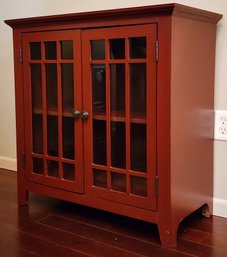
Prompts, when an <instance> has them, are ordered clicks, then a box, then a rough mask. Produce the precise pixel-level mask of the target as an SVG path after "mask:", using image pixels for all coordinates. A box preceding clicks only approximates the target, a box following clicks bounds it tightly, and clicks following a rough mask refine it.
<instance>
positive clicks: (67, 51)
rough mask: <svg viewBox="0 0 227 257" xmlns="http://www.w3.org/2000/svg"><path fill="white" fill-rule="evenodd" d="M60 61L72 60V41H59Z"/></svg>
mask: <svg viewBox="0 0 227 257" xmlns="http://www.w3.org/2000/svg"><path fill="white" fill-rule="evenodd" d="M61 59H63V60H72V59H73V41H72V40H67V41H61Z"/></svg>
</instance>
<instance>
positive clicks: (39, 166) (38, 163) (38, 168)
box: [32, 158, 44, 174]
mask: <svg viewBox="0 0 227 257" xmlns="http://www.w3.org/2000/svg"><path fill="white" fill-rule="evenodd" d="M32 160H33V173H36V174H43V173H44V165H43V159H39V158H33V159H32Z"/></svg>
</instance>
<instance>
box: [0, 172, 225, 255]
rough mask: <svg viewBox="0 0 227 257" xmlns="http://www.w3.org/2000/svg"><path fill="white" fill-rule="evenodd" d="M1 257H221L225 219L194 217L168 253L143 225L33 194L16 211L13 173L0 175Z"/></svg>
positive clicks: (148, 226)
mask: <svg viewBox="0 0 227 257" xmlns="http://www.w3.org/2000/svg"><path fill="white" fill-rule="evenodd" d="M0 256H1V257H37V256H39V257H41V256H42V257H88V256H90V257H91V256H95V257H98V256H99V257H101V256H102V257H104V256H105V257H109V256H110V257H141V256H148V257H172V256H173V257H187V256H188V257H189V256H199V257H226V256H227V219H224V218H219V217H215V216H213V217H212V218H210V219H207V218H204V217H202V216H201V215H200V214H199V213H194V214H192V215H191V216H190V217H188V218H187V219H186V220H185V221H184V222H183V223H182V224H181V226H180V228H179V233H178V246H177V247H176V248H174V249H167V248H163V247H161V246H160V241H159V236H158V231H157V227H156V226H155V225H153V224H149V223H146V222H141V221H138V220H134V219H129V218H126V217H122V216H118V215H114V214H111V213H107V212H103V211H100V210H96V209H92V208H88V207H84V206H80V205H77V204H73V203H69V202H65V201H60V200H56V199H51V198H47V197H42V196H39V195H35V194H30V204H29V206H26V207H18V205H17V194H16V173H14V172H10V171H6V170H2V169H0Z"/></svg>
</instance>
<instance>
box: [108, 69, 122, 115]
mask: <svg viewBox="0 0 227 257" xmlns="http://www.w3.org/2000/svg"><path fill="white" fill-rule="evenodd" d="M110 90H111V93H110V97H111V114H112V115H116V113H119V114H120V115H122V116H125V65H124V64H111V65H110Z"/></svg>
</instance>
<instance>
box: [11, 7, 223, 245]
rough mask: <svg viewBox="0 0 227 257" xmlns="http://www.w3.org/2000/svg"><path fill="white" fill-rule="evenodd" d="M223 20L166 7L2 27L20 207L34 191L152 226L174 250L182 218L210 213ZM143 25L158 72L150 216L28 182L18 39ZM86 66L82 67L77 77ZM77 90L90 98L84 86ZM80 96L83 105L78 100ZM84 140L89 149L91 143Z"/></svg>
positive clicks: (58, 17)
mask: <svg viewBox="0 0 227 257" xmlns="http://www.w3.org/2000/svg"><path fill="white" fill-rule="evenodd" d="M221 17H222V16H221V15H219V14H215V13H211V12H207V11H203V10H199V9H195V8H190V7H186V6H182V5H178V4H166V5H157V6H145V7H136V8H127V9H118V10H108V11H99V12H89V13H79V14H66V15H56V16H48V17H38V18H27V19H16V20H7V21H6V23H7V24H8V25H9V26H11V27H12V28H13V36H14V60H15V94H16V127H17V165H18V166H17V167H18V199H19V204H21V205H24V204H27V201H28V192H29V191H32V192H36V193H40V194H44V195H47V196H51V197H56V198H59V199H64V200H69V201H72V202H76V203H80V204H84V205H87V206H91V207H95V208H100V209H103V210H106V211H110V212H114V213H118V214H121V215H125V216H129V217H133V218H136V219H141V220H144V221H148V222H152V223H155V224H157V225H158V228H159V233H160V239H161V242H162V244H163V245H164V246H168V247H171V246H175V245H176V242H177V240H176V239H177V229H178V225H179V223H180V222H181V221H182V219H183V218H185V217H186V216H187V215H189V214H190V213H191V212H193V211H194V210H196V209H198V208H200V207H201V206H204V205H205V207H204V208H205V211H206V210H207V209H208V206H209V208H210V213H212V197H213V140H212V139H213V107H214V106H213V101H214V94H213V90H214V64H215V34H216V24H217V22H218V21H219V20H220V19H221ZM147 24H156V25H153V26H157V34H156V42H155V44H154V46H153V51H154V52H155V57H156V65H157V67H156V87H155V90H151V92H150V93H149V94H151V97H152V94H155V108H153V107H154V106H152V104H149V106H148V107H149V108H153V109H152V110H153V111H154V110H155V112H156V114H155V120H156V122H155V125H152V126H153V128H155V135H156V138H155V142H156V143H155V146H156V149H155V155H153V156H152V157H151V160H150V161H151V163H152V165H155V166H156V173H155V175H153V178H152V180H153V187H152V189H151V190H152V192H153V193H152V194H153V195H155V198H156V199H155V201H154V205H153V206H152V208H151V209H149V208H144V207H141V206H140V204H138V205H137V206H136V205H135V206H133V205H130V203H129V204H127V203H126V202H125V203H123V202H121V203H120V202H116V201H114V199H111V198H109V199H108V197H99V196H98V194H96V193H93V192H92V190H91V191H90V192H89V190H88V193H85V194H83V193H79V194H78V193H76V192H72V191H70V190H68V189H67V185H65V186H63V187H62V188H57V187H56V186H55V185H51V184H48V183H45V181H40V182H38V181H36V182H35V181H30V180H29V179H28V177H27V176H26V172H28V169H29V167H30V166H31V165H30V164H29V161H28V158H27V155H28V154H29V153H28V152H26V149H28V146H26V144H27V142H28V139H27V136H28V135H27V133H29V131H27V130H26V123H29V122H30V123H31V121H29V120H28V112H27V111H28V110H27V109H26V108H27V106H26V104H27V99H28V98H29V96H27V94H28V93H29V92H28V91H26V90H25V84H24V83H25V82H24V77H25V76H26V70H25V69H24V68H23V67H24V65H25V64H24V61H23V58H25V59H26V56H23V54H24V53H22V51H21V49H23V45H22V42H23V40H22V38H23V35H26V34H28V33H35V32H36V33H43V32H44V31H45V32H50V35H52V34H53V33H54V31H56V33H57V31H65V32H64V33H66V34H67V31H68V32H70V30H77V31H82V33H83V31H85V34H84V36H82V37H85V38H86V37H87V36H86V33H88V34H89V32H86V31H89V30H91V29H93V30H94V31H95V30H99V29H102V30H105V29H108V28H114V29H115V30H116V29H117V28H118V29H119V31H120V30H121V26H149V25H147ZM91 33H92V32H91ZM82 48H83V47H82ZM83 51H85V52H83ZM82 53H83V54H82V55H81V56H82V57H83V56H84V55H86V48H85V49H83V50H82ZM87 61H88V60H81V63H83V66H82V70H83V72H84V69H86V66H87V65H88V64H87V63H86V62H87ZM80 78H82V77H80ZM87 80H88V77H87V76H84V77H83V83H82V84H84V83H85V84H87ZM83 90H87V91H88V88H87V87H86V85H85V86H84V88H83V89H82V91H83ZM79 94H81V101H82V95H84V93H79ZM153 97H154V95H153ZM83 100H84V102H83V105H84V106H82V109H83V108H89V107H88V103H87V102H86V101H89V92H87V96H86V97H85V98H84V99H83ZM153 104H154V103H153ZM79 122H81V121H78V123H79ZM86 122H87V121H86ZM86 122H85V123H84V125H83V126H84V131H86V133H90V132H89V131H90V127H89V126H90V125H89V122H87V123H86ZM204 124H206V125H204ZM81 126H82V125H81ZM89 137H90V135H88V139H87V140H88V141H89V140H91V139H89ZM87 140H85V141H84V142H85V145H83V144H82V142H81V147H84V149H85V151H86V149H87V147H89V146H88V144H87V143H86V142H87ZM148 149H149V148H148ZM150 150H151V151H154V150H152V149H150ZM150 150H149V151H150ZM154 156H155V157H154ZM84 157H85V158H84V160H83V164H82V163H81V164H80V165H81V169H83V168H82V165H84V166H85V170H86V169H88V168H87V165H90V164H91V160H90V159H89V158H90V157H89V155H86V154H85V155H84ZM152 158H153V159H152ZM84 174H86V173H84ZM83 179H85V182H86V183H85V188H86V186H87V184H89V178H86V177H85V178H84V177H83V176H81V179H80V180H79V184H80V186H81V190H79V191H80V192H82V191H83V190H82V188H83V182H82V181H83ZM85 192H86V191H85ZM126 200H127V199H126ZM128 200H129V199H128ZM129 201H130V200H129ZM138 201H139V200H138Z"/></svg>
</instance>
